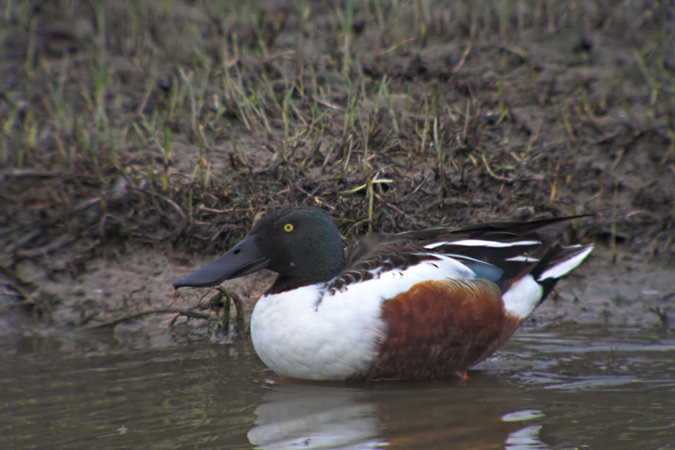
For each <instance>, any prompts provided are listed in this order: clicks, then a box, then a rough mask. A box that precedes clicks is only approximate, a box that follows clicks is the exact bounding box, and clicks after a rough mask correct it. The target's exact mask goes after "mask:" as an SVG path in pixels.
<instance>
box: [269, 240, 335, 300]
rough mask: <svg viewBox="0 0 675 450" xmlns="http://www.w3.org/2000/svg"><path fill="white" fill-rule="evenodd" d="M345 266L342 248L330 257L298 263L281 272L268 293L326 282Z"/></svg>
mask: <svg viewBox="0 0 675 450" xmlns="http://www.w3.org/2000/svg"><path fill="white" fill-rule="evenodd" d="M344 266H345V257H344V253H343V251H342V249H340V251H339V253H335V254H333V256H332V257H330V258H322V259H321V260H314V261H312V262H310V263H305V264H299V263H296V265H295V266H293V269H292V270H288V271H285V272H284V273H279V276H278V277H277V279H276V281H275V282H274V284H273V285H272V287H271V288H269V289H268V291H267V292H266V293H267V294H278V293H280V292H286V291H290V290H293V289H298V288H301V287H303V286H311V285H313V284H320V283H325V282H327V281H330V280H332V279H333V278H335V277H336V276H337V275H338V274H339V273H340V271H342V269H343V268H344Z"/></svg>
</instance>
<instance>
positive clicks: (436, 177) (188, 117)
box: [0, 0, 675, 330]
mask: <svg viewBox="0 0 675 450" xmlns="http://www.w3.org/2000/svg"><path fill="white" fill-rule="evenodd" d="M223 3H224V4H228V3H231V2H187V1H176V2H172V3H170V4H168V5H169V6H167V3H166V2H155V1H149V2H140V3H138V4H136V3H134V2H130V3H127V2H124V3H121V2H113V1H109V2H108V1H103V2H93V3H90V2H84V1H82V2H78V1H53V2H52V1H50V2H43V1H33V2H14V3H11V4H10V5H9V6H7V5H4V4H3V5H2V8H1V10H2V11H3V13H4V15H3V16H2V18H1V19H0V23H1V26H0V29H1V30H2V31H1V32H0V49H1V51H2V54H3V58H2V61H0V121H1V122H2V125H3V126H2V129H1V130H0V133H1V136H2V138H1V143H0V163H1V164H2V169H1V172H0V269H1V273H0V280H2V283H3V284H4V285H5V287H4V292H3V293H2V294H0V298H1V299H2V304H1V305H2V306H1V307H0V308H1V309H0V313H2V314H1V315H2V316H4V317H10V318H11V321H7V322H3V323H4V326H3V325H2V324H0V327H4V328H7V329H11V330H14V329H17V328H19V327H21V326H24V325H25V326H27V327H30V328H31V329H39V328H41V327H43V328H44V327H47V324H52V325H56V326H57V327H59V328H61V327H70V328H76V329H81V328H86V327H95V326H99V325H101V324H109V325H110V326H111V327H114V326H116V325H117V324H118V319H121V318H124V317H130V316H131V317H136V316H134V315H135V314H137V313H139V312H148V311H154V310H166V309H167V308H172V309H173V310H181V311H183V312H184V313H186V314H187V313H188V312H189V311H197V312H198V310H197V309H190V308H193V307H194V306H195V305H197V304H198V299H199V298H200V297H199V296H201V295H203V294H205V292H200V291H199V290H193V291H185V292H181V293H180V294H178V295H176V294H175V293H174V292H173V288H172V287H171V282H172V281H173V280H175V279H176V278H178V277H179V276H181V275H182V274H184V273H186V272H188V271H190V270H192V269H194V268H195V267H197V266H199V265H200V264H203V263H204V262H206V261H208V260H209V259H211V258H213V257H214V255H216V254H218V252H220V251H222V250H224V249H226V248H228V247H229V246H231V245H232V244H233V243H234V242H236V241H237V240H238V239H240V238H241V237H242V236H243V235H244V234H245V233H246V232H247V231H248V229H249V227H250V225H251V223H252V221H253V219H254V217H255V216H256V215H257V214H259V213H261V212H264V211H266V210H269V209H272V208H277V207H280V206H283V205H288V204H306V205H317V206H320V207H322V208H324V209H325V210H327V211H329V212H330V213H331V214H332V215H333V217H334V218H335V219H336V221H337V223H338V225H339V227H340V229H341V230H342V232H343V234H344V236H345V238H346V240H350V239H352V238H353V237H354V236H356V235H359V234H362V233H364V232H367V231H368V230H369V229H373V230H379V231H383V232H395V231H402V230H408V229H420V228H424V227H429V226H439V225H448V226H451V225H453V224H457V223H466V222H476V221H483V220H498V219H528V218H539V217H545V216H550V215H566V214H586V213H594V214H597V215H596V216H593V217H590V218H587V219H583V220H577V221H575V223H574V225H573V226H572V227H570V230H569V233H567V234H566V235H565V236H564V239H565V240H566V241H569V242H576V241H584V242H588V241H592V242H595V243H596V244H597V250H596V252H595V254H594V256H592V258H591V260H590V261H589V262H588V263H587V264H585V265H584V266H583V267H582V268H580V269H579V270H577V271H576V272H575V274H574V275H573V276H571V277H569V279H567V280H564V281H563V282H562V283H560V285H559V287H558V288H557V290H556V292H557V294H556V295H554V296H553V299H552V300H550V301H548V302H547V303H545V305H543V306H542V308H540V310H539V311H538V312H537V314H535V316H536V317H535V319H533V321H537V322H538V323H550V322H551V321H575V322H585V323H588V322H590V323H603V324H629V325H658V324H661V325H665V326H667V327H668V326H670V325H672V324H671V323H670V321H669V318H668V315H669V314H670V315H672V314H673V311H674V308H673V302H675V281H673V280H675V264H674V263H675V242H673V237H674V236H675V220H674V219H675V47H674V44H673V43H674V42H675V17H674V14H675V13H674V12H673V11H675V9H674V8H672V7H671V6H668V5H666V3H667V2H665V3H658V2H648V1H638V0H635V1H632V2H624V3H622V4H621V7H619V6H614V4H613V3H610V2H604V1H598V2H582V3H581V4H580V3H579V2H572V1H557V2H545V1H542V2H528V4H529V3H535V5H533V6H532V8H531V9H529V8H530V7H529V6H523V4H522V3H523V2H517V4H518V5H519V6H518V7H514V8H513V10H508V11H507V10H502V9H499V8H496V7H493V6H490V5H491V2H485V3H487V4H486V5H484V4H482V3H483V2H466V3H465V2H451V4H450V5H449V6H444V5H434V6H432V7H430V6H428V4H427V3H426V2H417V1H413V2H410V3H407V2H397V4H398V8H394V7H393V6H392V5H391V4H390V3H388V2H372V4H371V3H370V2H363V3H362V2H356V3H358V4H357V5H354V6H353V7H351V6H350V5H351V2H349V1H347V2H338V3H337V4H335V5H333V3H332V2H303V1H300V2H269V3H263V2H240V3H239V2H234V3H235V4H234V5H223ZM474 3H476V4H474ZM498 3H499V2H498ZM502 3H504V2H501V3H500V4H502ZM504 4H508V2H506V3H504ZM514 4H516V2H514ZM133 5H136V6H133ZM659 5H661V6H659ZM269 279H270V275H269V274H261V275H259V276H254V277H249V278H246V279H244V280H236V281H234V282H232V283H231V284H228V286H229V287H230V288H231V289H232V290H233V291H235V292H238V293H239V294H240V295H242V296H243V297H244V299H245V300H246V301H247V302H248V303H247V305H248V306H250V305H251V302H252V301H253V300H255V298H257V296H258V295H260V293H261V292H263V291H264V290H265V288H266V287H267V285H268V283H269ZM207 294H208V293H207ZM209 295H210V294H209ZM207 297H208V295H207ZM207 309H208V308H207ZM188 310H189V311H188ZM25 313H28V314H25ZM176 314H177V313H176V312H175V311H174V312H173V313H171V314H161V315H159V314H158V315H157V317H160V318H161V319H159V320H157V319H155V320H153V319H152V318H151V319H148V318H147V317H146V320H145V321H144V322H142V325H141V326H146V327H147V326H149V325H150V324H156V323H161V324H165V323H167V322H168V321H170V320H171V319H173V318H175V317H176ZM186 314H184V315H182V316H180V317H181V318H179V321H184V320H187V317H188V315H186ZM24 316H25V317H27V318H26V319H25V320H23V321H22V320H21V317H24ZM36 318H37V319H38V320H39V321H38V322H37V324H41V325H37V324H36V322H35V319H36ZM40 319H41V320H40Z"/></svg>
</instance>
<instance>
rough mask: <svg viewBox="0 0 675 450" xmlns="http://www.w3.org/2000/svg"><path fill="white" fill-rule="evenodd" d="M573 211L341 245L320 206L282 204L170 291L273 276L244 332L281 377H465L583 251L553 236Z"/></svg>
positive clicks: (366, 237) (587, 246)
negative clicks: (260, 273) (259, 274)
mask: <svg viewBox="0 0 675 450" xmlns="http://www.w3.org/2000/svg"><path fill="white" fill-rule="evenodd" d="M578 217H584V216H568V217H552V218H546V219H541V220H534V221H506V222H494V223H479V224H466V225H461V226H457V227H437V228H430V229H424V230H416V231H407V232H402V233H397V234H383V233H368V234H366V235H364V236H363V237H361V238H360V239H357V240H356V241H355V242H354V243H353V244H351V245H350V246H349V247H347V248H345V247H344V246H343V244H342V240H341V237H340V232H339V229H338V227H337V225H336V223H335V222H334V221H333V219H332V218H331V217H330V216H329V215H328V214H327V213H326V212H324V211H323V210H322V209H320V208H318V207H305V206H291V207H285V208H281V209H277V210H275V211H272V212H270V213H269V214H266V215H264V216H262V217H261V218H260V219H259V220H258V221H257V222H256V223H255V224H254V225H253V228H252V230H251V231H250V233H249V234H248V235H247V236H246V237H244V239H243V240H241V241H240V242H239V243H238V244H236V245H235V246H234V247H232V248H231V249H230V250H228V251H227V252H226V253H224V254H223V255H222V256H220V257H218V258H217V259H215V260H214V261H213V262H211V263H209V264H207V265H205V266H204V267H201V268H200V269H197V270H196V271H194V272H192V273H190V274H188V275H186V276H184V277H183V278H181V279H179V280H177V281H176V282H175V283H174V287H175V288H176V289H178V288H183V287H212V286H217V285H219V284H220V283H222V282H224V281H226V280H230V279H233V278H237V277H242V276H245V275H249V274H252V273H254V272H258V271H260V270H263V269H268V270H271V271H273V272H276V273H277V278H276V281H275V282H274V283H273V285H272V286H271V287H270V288H269V289H268V290H267V291H266V292H265V293H264V294H263V295H262V296H261V297H260V298H259V299H258V301H257V303H256V304H255V306H254V309H253V312H252V314H251V323H250V333H251V340H252V342H253V346H254V348H255V351H256V353H257V354H258V356H259V357H260V359H261V360H262V362H263V363H265V365H267V367H269V368H270V369H271V370H272V371H274V372H276V373H277V374H278V375H279V376H282V377H287V378H292V379H301V380H389V379H393V380H402V379H428V378H436V377H450V376H452V377H454V376H457V377H459V378H461V379H468V376H467V371H468V370H469V369H470V368H471V367H473V366H475V365H476V364H478V363H480V362H481V361H483V360H485V359H486V358H488V357H489V356H491V355H492V354H493V353H494V352H495V351H496V350H497V349H498V348H499V347H500V346H502V344H504V343H505V342H506V341H507V339H508V338H509V337H510V336H511V335H512V334H513V333H514V332H515V331H516V329H518V327H519V326H520V325H521V324H522V323H523V321H524V320H525V319H526V318H527V317H529V316H530V314H531V313H532V312H533V311H534V310H535V308H537V306H539V305H540V304H541V303H542V301H543V300H544V299H545V298H546V297H547V296H548V294H549V293H550V292H551V290H552V289H553V287H554V286H555V284H556V282H557V281H558V280H559V279H560V278H562V277H563V276H565V275H567V274H568V273H570V272H571V271H572V270H574V269H575V268H576V267H578V266H579V265H580V264H581V263H582V262H583V261H584V260H585V259H586V258H587V257H588V255H589V254H590V253H591V252H592V250H593V245H592V244H574V245H565V246H563V245H560V244H557V243H556V241H557V239H558V237H559V236H560V234H561V233H562V232H563V231H564V229H565V228H566V227H567V225H568V223H569V221H570V220H572V219H575V218H578Z"/></svg>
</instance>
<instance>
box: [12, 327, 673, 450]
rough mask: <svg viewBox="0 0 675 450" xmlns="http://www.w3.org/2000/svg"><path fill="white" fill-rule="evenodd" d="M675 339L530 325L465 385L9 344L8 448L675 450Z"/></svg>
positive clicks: (166, 342) (145, 340)
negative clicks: (298, 377) (287, 375)
mask: <svg viewBox="0 0 675 450" xmlns="http://www.w3.org/2000/svg"><path fill="white" fill-rule="evenodd" d="M673 356H675V337H673V336H667V335H666V334H664V333H662V332H659V331H654V330H651V331H636V330H629V329H609V330H601V329H597V328H560V329H556V330H554V331H546V332H540V331H533V330H524V331H522V332H521V333H520V334H519V335H517V336H515V337H514V338H513V339H512V340H511V341H510V343H509V344H508V345H507V347H506V348H505V349H504V350H503V351H501V352H500V353H498V354H497V356H496V357H495V358H493V359H491V360H489V361H487V362H486V363H484V364H483V365H482V366H481V368H480V369H481V370H475V371H473V372H472V373H471V379H470V380H469V382H468V383H462V382H459V381H457V380H454V379H449V380H434V381H426V382H395V383H394V382H388V383H361V384H341V383H339V384H335V383H333V384H325V383H324V384H321V383H313V384H306V383H298V382H291V381H287V380H279V379H276V378H275V377H274V375H273V374H272V373H271V372H270V371H268V370H267V369H266V368H265V367H264V366H263V365H262V363H260V362H259V361H258V359H257V357H256V356H255V353H254V351H253V349H252V347H251V345H250V344H249V343H248V342H237V343H235V344H229V345H224V344H209V343H205V342H204V341H203V340H201V339H198V340H193V341H190V340H189V339H187V338H184V337H180V338H178V337H172V336H170V335H159V336H147V335H144V336H135V335H133V334H129V335H126V336H122V337H120V336H117V337H115V338H113V337H101V336H85V337H63V336H61V337H58V338H54V337H49V338H44V337H43V338H34V337H31V338H12V337H8V336H3V337H2V342H1V343H0V361H1V362H2V364H1V366H0V448H7V449H9V448H11V449H24V448H40V449H43V448H83V449H84V448H86V449H89V448H98V449H113V448H120V449H121V448H200V449H202V448H223V449H242V448H266V449H282V448H303V449H308V448H353V449H363V448H377V447H380V446H382V447H384V446H387V448H395V449H398V448H400V449H411V448H415V449H423V448H437V449H447V448H458V449H494V448H509V449H549V448H551V449H560V448H594V449H638V448H639V449H666V448H667V449H671V448H675V361H674V360H673Z"/></svg>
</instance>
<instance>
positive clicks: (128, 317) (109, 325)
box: [77, 308, 211, 332]
mask: <svg viewBox="0 0 675 450" xmlns="http://www.w3.org/2000/svg"><path fill="white" fill-rule="evenodd" d="M154 314H178V315H181V316H186V317H191V318H194V319H205V320H206V319H209V318H210V317H211V315H210V314H208V313H202V312H198V311H193V310H191V309H178V308H160V309H151V310H149V311H141V312H137V313H133V314H127V315H125V316H122V317H118V318H117V319H113V320H109V321H107V322H103V323H99V324H97V325H92V326H90V327H85V328H80V329H79V330H77V331H79V332H88V331H100V330H104V329H108V328H115V327H116V326H117V325H119V324H120V323H122V322H127V321H130V320H136V319H141V318H143V317H146V316H151V315H154Z"/></svg>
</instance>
